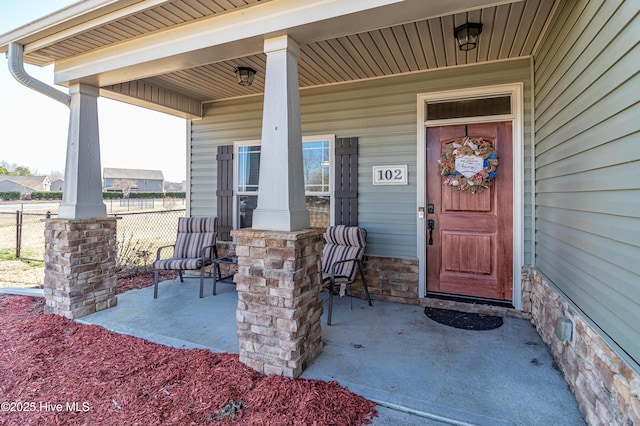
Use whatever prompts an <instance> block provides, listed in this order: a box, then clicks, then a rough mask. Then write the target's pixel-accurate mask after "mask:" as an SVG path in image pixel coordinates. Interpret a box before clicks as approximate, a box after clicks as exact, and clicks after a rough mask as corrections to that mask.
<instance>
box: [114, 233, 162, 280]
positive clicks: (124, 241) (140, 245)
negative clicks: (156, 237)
mask: <svg viewBox="0 0 640 426" xmlns="http://www.w3.org/2000/svg"><path fill="white" fill-rule="evenodd" d="M117 243H118V257H117V260H116V269H117V272H123V271H127V272H130V273H133V274H141V273H145V272H149V271H151V270H152V264H153V255H154V253H153V247H152V244H151V243H150V242H142V241H140V240H134V239H133V234H132V233H131V234H127V233H125V234H123V236H122V238H121V239H119V240H118V242H117Z"/></svg>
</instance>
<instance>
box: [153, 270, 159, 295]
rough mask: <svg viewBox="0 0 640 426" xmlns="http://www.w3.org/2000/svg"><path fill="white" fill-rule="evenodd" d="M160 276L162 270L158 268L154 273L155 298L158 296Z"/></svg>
mask: <svg viewBox="0 0 640 426" xmlns="http://www.w3.org/2000/svg"><path fill="white" fill-rule="evenodd" d="M159 277H160V270H159V269H156V270H155V272H154V274H153V298H154V299H157V298H158V278H159Z"/></svg>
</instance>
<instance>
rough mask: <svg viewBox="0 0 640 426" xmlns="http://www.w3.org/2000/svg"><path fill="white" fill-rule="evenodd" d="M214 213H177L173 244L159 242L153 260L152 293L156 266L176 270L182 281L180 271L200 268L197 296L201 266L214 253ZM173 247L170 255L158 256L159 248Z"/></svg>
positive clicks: (157, 270) (211, 261)
mask: <svg viewBox="0 0 640 426" xmlns="http://www.w3.org/2000/svg"><path fill="white" fill-rule="evenodd" d="M217 231H218V218H217V217H181V218H179V219H178V236H177V238H176V243H175V244H173V245H168V246H162V247H159V248H158V252H157V253H156V261H155V262H153V268H154V270H155V274H154V277H153V297H154V298H157V297H158V278H159V274H160V270H171V271H178V273H179V275H180V282H184V279H183V276H182V272H183V271H195V270H200V297H202V296H203V287H204V267H205V266H207V265H211V264H212V263H213V259H215V258H217V257H218V250H217V248H216V232H217ZM169 247H173V257H172V258H170V259H161V258H160V256H161V251H162V250H163V249H165V248H169Z"/></svg>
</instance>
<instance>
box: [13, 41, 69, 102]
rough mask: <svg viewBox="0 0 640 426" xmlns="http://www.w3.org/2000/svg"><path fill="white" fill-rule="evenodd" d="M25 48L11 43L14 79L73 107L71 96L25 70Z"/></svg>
mask: <svg viewBox="0 0 640 426" xmlns="http://www.w3.org/2000/svg"><path fill="white" fill-rule="evenodd" d="M23 54H24V46H23V45H21V44H18V43H15V42H11V43H9V54H8V59H9V71H10V72H11V75H13V78H15V79H16V80H18V81H19V82H20V83H22V84H24V85H25V86H27V87H28V88H30V89H33V90H35V91H36V92H40V93H42V94H43V95H45V96H48V97H50V98H52V99H55V100H56V101H58V102H61V103H63V104H65V105H66V106H67V107H70V106H71V96H70V95H67V94H66V93H64V92H61V91H60V90H58V89H56V88H54V87H52V86H49V85H48V84H46V83H43V82H42V81H40V80H37V79H35V78H33V77H31V76H30V75H29V74H27V72H26V71H25V69H24V61H23Z"/></svg>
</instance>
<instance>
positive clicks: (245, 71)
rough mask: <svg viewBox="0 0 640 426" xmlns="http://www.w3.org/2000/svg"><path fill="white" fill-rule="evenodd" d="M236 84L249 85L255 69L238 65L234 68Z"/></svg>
mask: <svg viewBox="0 0 640 426" xmlns="http://www.w3.org/2000/svg"><path fill="white" fill-rule="evenodd" d="M235 73H236V78H237V79H238V84H240V85H241V86H251V83H253V77H254V76H255V75H256V70H254V69H253V68H249V67H238V68H236V70H235Z"/></svg>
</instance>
